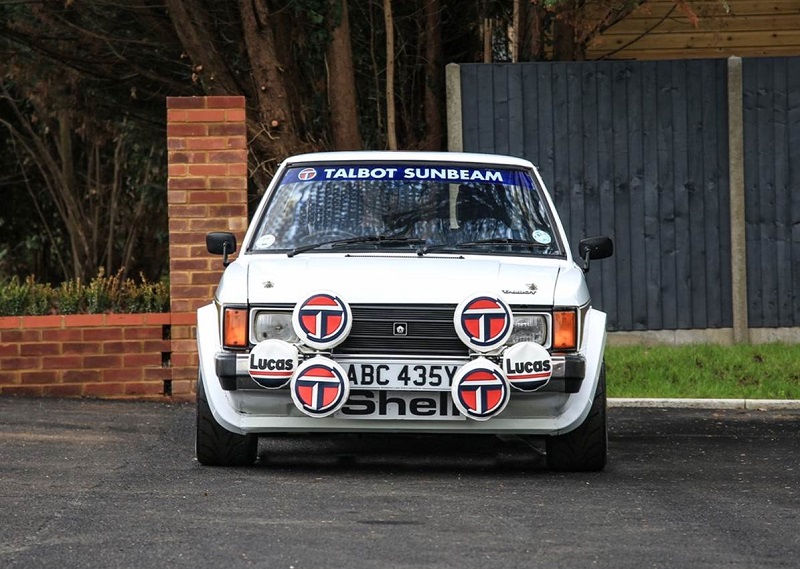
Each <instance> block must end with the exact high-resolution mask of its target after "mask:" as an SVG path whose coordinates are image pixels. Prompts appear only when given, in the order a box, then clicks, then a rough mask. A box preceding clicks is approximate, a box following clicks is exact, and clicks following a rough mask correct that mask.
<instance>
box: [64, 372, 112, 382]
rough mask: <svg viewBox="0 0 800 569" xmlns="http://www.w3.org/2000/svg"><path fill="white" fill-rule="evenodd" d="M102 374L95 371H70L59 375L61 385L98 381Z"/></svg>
mask: <svg viewBox="0 0 800 569" xmlns="http://www.w3.org/2000/svg"><path fill="white" fill-rule="evenodd" d="M101 377H102V372H101V371H100V370H97V369H71V370H64V373H63V374H61V383H90V382H96V381H100V379H101Z"/></svg>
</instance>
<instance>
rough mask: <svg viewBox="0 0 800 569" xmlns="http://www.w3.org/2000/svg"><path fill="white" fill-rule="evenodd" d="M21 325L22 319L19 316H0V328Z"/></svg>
mask: <svg viewBox="0 0 800 569" xmlns="http://www.w3.org/2000/svg"><path fill="white" fill-rule="evenodd" d="M21 325H22V319H21V318H20V317H19V316H2V317H0V330H4V329H14V328H19V327H20V326H21Z"/></svg>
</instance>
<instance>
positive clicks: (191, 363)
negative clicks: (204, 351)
mask: <svg viewBox="0 0 800 569" xmlns="http://www.w3.org/2000/svg"><path fill="white" fill-rule="evenodd" d="M199 363H200V360H199V359H198V356H197V352H196V351H192V352H179V351H177V350H175V351H173V352H172V368H173V369H176V368H183V367H197V365H198V364H199Z"/></svg>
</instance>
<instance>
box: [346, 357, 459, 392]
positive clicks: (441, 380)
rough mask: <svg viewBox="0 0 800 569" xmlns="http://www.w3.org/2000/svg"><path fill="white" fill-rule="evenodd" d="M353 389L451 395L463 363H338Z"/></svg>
mask: <svg viewBox="0 0 800 569" xmlns="http://www.w3.org/2000/svg"><path fill="white" fill-rule="evenodd" d="M339 363H340V364H341V365H342V367H343V368H344V370H345V371H346V372H347V377H348V379H349V380H350V388H351V389H358V388H364V389H381V390H383V389H389V390H394V389H400V390H404V391H405V390H412V391H449V390H450V386H451V385H452V384H453V377H455V375H456V372H457V371H458V368H460V367H461V366H462V365H463V363H454V362H448V363H419V362H410V363H397V362H393V363H380V362H368V363H367V362H364V363H362V362H341V361H340V362H339Z"/></svg>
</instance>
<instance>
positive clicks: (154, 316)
mask: <svg viewBox="0 0 800 569" xmlns="http://www.w3.org/2000/svg"><path fill="white" fill-rule="evenodd" d="M170 322H172V318H171V316H170V314H169V312H145V313H144V323H145V324H150V325H153V324H157V325H161V326H163V325H165V324H169V323H170Z"/></svg>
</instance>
